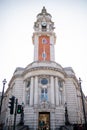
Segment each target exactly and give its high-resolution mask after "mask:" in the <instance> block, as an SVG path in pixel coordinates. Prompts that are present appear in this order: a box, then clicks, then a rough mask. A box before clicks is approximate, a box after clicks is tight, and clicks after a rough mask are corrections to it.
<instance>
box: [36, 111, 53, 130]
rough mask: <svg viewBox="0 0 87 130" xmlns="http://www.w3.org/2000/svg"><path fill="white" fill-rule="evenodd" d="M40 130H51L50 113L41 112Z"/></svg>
mask: <svg viewBox="0 0 87 130" xmlns="http://www.w3.org/2000/svg"><path fill="white" fill-rule="evenodd" d="M38 128H39V130H50V112H39V120H38Z"/></svg>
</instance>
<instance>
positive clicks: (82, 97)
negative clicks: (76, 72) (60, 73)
mask: <svg viewBox="0 0 87 130" xmlns="http://www.w3.org/2000/svg"><path fill="white" fill-rule="evenodd" d="M81 81H82V80H81V78H79V86H80V92H81V99H82V106H83V115H84V123H85V128H86V112H85V104H84V95H83V92H82V87H81Z"/></svg>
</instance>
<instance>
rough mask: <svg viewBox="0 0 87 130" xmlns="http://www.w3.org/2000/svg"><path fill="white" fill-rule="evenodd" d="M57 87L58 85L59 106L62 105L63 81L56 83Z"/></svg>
mask: <svg viewBox="0 0 87 130" xmlns="http://www.w3.org/2000/svg"><path fill="white" fill-rule="evenodd" d="M58 85H59V104H60V105H61V104H62V103H63V99H62V98H63V97H62V96H63V81H62V80H59V81H58Z"/></svg>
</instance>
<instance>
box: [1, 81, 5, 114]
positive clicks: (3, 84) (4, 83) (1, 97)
mask: <svg viewBox="0 0 87 130" xmlns="http://www.w3.org/2000/svg"><path fill="white" fill-rule="evenodd" d="M2 83H3V90H2V96H1V104H0V114H1V109H2V102H3V98H4V89H5V84H6V83H7V81H6V79H4V80H3V81H2Z"/></svg>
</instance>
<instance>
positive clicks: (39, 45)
mask: <svg viewBox="0 0 87 130" xmlns="http://www.w3.org/2000/svg"><path fill="white" fill-rule="evenodd" d="M51 18H52V16H51V15H50V14H49V13H47V11H46V9H45V7H43V9H42V11H41V13H39V14H38V15H37V20H36V22H35V23H34V33H33V38H32V39H33V44H34V61H54V60H55V56H54V44H55V41H56V36H55V33H54V23H53V22H52V20H51Z"/></svg>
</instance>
